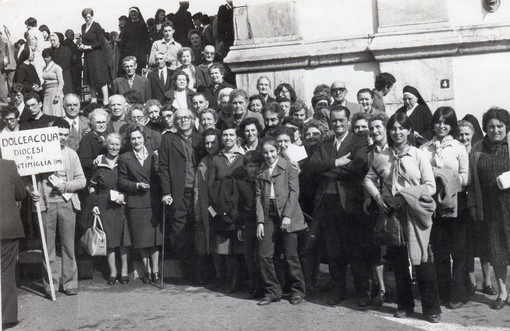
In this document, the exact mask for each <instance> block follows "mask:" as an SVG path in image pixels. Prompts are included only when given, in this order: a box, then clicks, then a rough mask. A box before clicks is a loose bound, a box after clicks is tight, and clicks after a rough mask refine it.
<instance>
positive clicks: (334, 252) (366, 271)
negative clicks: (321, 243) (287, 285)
mask: <svg viewBox="0 0 510 331" xmlns="http://www.w3.org/2000/svg"><path fill="white" fill-rule="evenodd" d="M358 218H359V217H357V215H355V214H348V213H346V212H345V210H344V209H343V208H342V205H341V204H340V199H339V197H338V196H337V195H332V194H324V197H323V198H322V202H321V204H320V206H319V208H318V209H317V213H316V214H315V220H317V221H319V222H320V224H321V226H322V227H323V231H324V235H325V239H326V247H327V252H328V264H329V273H330V275H331V279H332V280H333V281H335V282H337V283H338V285H339V290H340V291H342V292H343V293H346V291H347V266H348V265H349V264H350V265H351V271H352V276H353V279H354V287H355V288H356V292H357V293H358V295H364V294H366V293H368V288H369V282H368V279H369V276H370V268H369V265H368V263H367V262H366V258H365V254H364V252H363V224H362V222H360V221H359V220H358Z"/></svg>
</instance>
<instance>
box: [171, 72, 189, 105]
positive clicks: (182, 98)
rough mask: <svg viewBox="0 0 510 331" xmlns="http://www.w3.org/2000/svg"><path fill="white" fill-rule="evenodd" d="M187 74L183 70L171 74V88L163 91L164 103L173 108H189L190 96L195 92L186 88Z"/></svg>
mask: <svg viewBox="0 0 510 331" xmlns="http://www.w3.org/2000/svg"><path fill="white" fill-rule="evenodd" d="M189 82H190V78H189V75H188V74H187V73H186V72H184V71H177V72H175V73H174V75H173V84H172V88H171V89H170V90H168V91H166V92H165V100H166V102H165V103H166V104H169V105H172V108H173V109H176V110H177V109H189V108H190V107H191V104H192V101H191V97H192V96H193V94H195V92H194V91H193V90H191V89H190V88H188V86H189Z"/></svg>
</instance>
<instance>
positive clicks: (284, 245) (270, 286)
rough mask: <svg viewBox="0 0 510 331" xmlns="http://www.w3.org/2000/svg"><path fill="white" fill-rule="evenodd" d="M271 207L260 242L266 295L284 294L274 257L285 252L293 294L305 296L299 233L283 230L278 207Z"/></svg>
mask: <svg viewBox="0 0 510 331" xmlns="http://www.w3.org/2000/svg"><path fill="white" fill-rule="evenodd" d="M270 209H272V211H270V213H269V217H268V219H267V221H266V223H265V224H264V238H263V239H262V240H261V241H259V242H258V263H259V268H260V273H261V276H262V282H263V284H264V285H263V286H264V291H265V295H266V296H269V297H273V298H280V297H281V296H282V288H281V286H280V282H279V281H278V277H277V276H276V270H275V264H274V262H273V258H275V257H278V256H279V255H280V254H281V253H282V252H283V254H284V256H285V264H286V267H287V274H288V275H289V279H290V282H291V291H292V294H297V295H301V296H304V295H305V281H304V277H303V272H302V271H301V264H300V262H299V256H298V252H297V246H298V238H297V233H295V232H291V233H288V232H283V231H282V230H281V228H280V226H281V219H280V218H279V217H278V216H277V215H276V208H274V205H273V204H272V206H271V208H270Z"/></svg>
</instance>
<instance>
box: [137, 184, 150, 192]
mask: <svg viewBox="0 0 510 331" xmlns="http://www.w3.org/2000/svg"><path fill="white" fill-rule="evenodd" d="M150 187H151V186H150V185H149V184H147V183H136V188H137V189H138V190H140V191H147V190H148V189H149V188H150Z"/></svg>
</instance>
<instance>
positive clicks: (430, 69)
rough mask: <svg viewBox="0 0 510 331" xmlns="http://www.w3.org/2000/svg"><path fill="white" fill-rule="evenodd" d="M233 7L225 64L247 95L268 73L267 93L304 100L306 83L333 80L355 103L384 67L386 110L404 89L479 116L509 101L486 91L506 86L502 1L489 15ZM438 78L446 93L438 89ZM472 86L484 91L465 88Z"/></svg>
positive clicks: (468, 10)
mask: <svg viewBox="0 0 510 331" xmlns="http://www.w3.org/2000/svg"><path fill="white" fill-rule="evenodd" d="M234 6H235V8H234V15H235V26H236V38H237V39H236V43H235V46H234V47H233V48H232V50H231V52H230V53H229V55H228V57H227V58H226V62H227V63H229V65H230V66H231V68H232V70H233V71H234V72H236V73H237V77H238V78H237V79H238V84H239V86H240V87H242V88H245V89H247V90H248V91H249V92H250V93H255V92H256V89H255V86H254V85H255V83H256V79H257V77H258V76H259V75H267V76H269V77H270V79H271V80H272V83H273V87H274V86H276V85H277V84H279V83H281V82H288V83H291V84H293V85H294V86H295V88H296V91H297V93H298V95H299V96H301V97H302V99H304V100H305V101H306V102H308V103H309V101H310V99H311V97H312V92H313V88H314V87H315V85H317V84H318V83H327V84H329V83H331V82H332V81H333V80H334V79H341V80H344V81H346V83H347V84H348V88H349V90H350V92H349V95H348V96H347V98H348V99H350V100H351V101H355V99H356V96H355V95H356V92H357V90H359V89H360V88H364V87H372V86H373V80H374V77H375V75H377V74H378V73H379V72H383V71H387V72H391V73H393V74H394V76H395V77H396V78H397V84H396V86H395V89H394V90H393V91H392V92H391V93H390V94H389V95H388V96H387V97H386V101H387V102H388V104H389V109H390V111H392V110H395V109H396V108H398V107H400V106H401V99H402V92H401V91H402V87H403V86H405V85H407V84H410V85H413V86H415V87H417V88H418V90H420V92H421V93H422V95H423V96H424V98H425V99H426V100H427V101H428V102H429V103H430V106H431V108H432V109H435V108H437V106H439V105H451V106H454V107H461V108H462V110H460V111H459V112H460V113H463V112H468V111H467V109H468V108H469V109H470V110H469V112H473V113H475V114H476V115H480V114H481V113H482V112H483V111H484V110H486V108H487V104H489V103H490V102H491V101H492V100H494V104H497V105H500V106H502V107H509V108H510V98H504V97H502V96H499V95H496V96H493V95H492V93H491V92H494V91H498V90H500V89H501V88H504V87H506V86H510V75H508V71H509V69H508V67H509V66H510V65H509V64H508V62H509V61H508V60H507V59H510V58H509V57H508V56H509V55H510V53H509V52H510V2H508V1H506V2H505V1H503V2H502V4H501V7H500V8H499V9H498V11H496V12H495V13H488V12H486V11H484V10H483V7H482V0H476V1H475V0H469V1H466V0H447V1H445V0H407V1H401V0H360V1H357V0H340V1H338V0H337V1H329V0H315V1H312V0H295V1H292V0H280V1H278V0H265V1H256V2H250V1H248V0H244V1H235V2H234ZM498 71H499V72H501V73H502V74H501V75H498ZM470 78H471V79H472V80H470ZM443 79H448V80H449V83H450V85H449V87H448V88H442V87H441V86H440V82H441V80H443ZM477 81H478V82H483V86H481V87H479V88H478V89H477V90H476V91H472V88H473V86H476V85H478V84H477ZM494 94H495V93H494ZM482 100H483V101H482ZM491 105H492V104H491ZM468 106H469V107H468Z"/></svg>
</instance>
